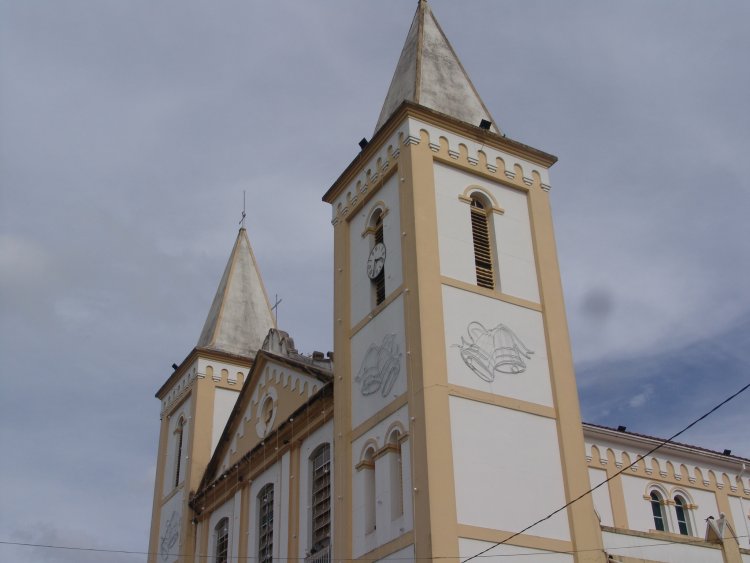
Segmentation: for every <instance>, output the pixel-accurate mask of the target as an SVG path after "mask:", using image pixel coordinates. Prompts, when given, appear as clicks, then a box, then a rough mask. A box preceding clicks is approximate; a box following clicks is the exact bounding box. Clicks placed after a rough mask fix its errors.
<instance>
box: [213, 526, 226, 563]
mask: <svg viewBox="0 0 750 563" xmlns="http://www.w3.org/2000/svg"><path fill="white" fill-rule="evenodd" d="M214 534H215V539H216V544H215V545H216V549H214V561H215V562H216V563H227V560H228V558H229V518H222V519H221V520H219V523H218V524H216V527H215V528H214Z"/></svg>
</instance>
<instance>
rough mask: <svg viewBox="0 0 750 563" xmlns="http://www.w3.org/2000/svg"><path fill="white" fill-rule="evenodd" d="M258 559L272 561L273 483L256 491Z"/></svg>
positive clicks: (263, 561) (262, 561) (261, 562)
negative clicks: (258, 491)
mask: <svg viewBox="0 0 750 563" xmlns="http://www.w3.org/2000/svg"><path fill="white" fill-rule="evenodd" d="M258 561H259V563H266V562H268V563H271V562H272V561H273V484H272V483H269V484H268V485H266V486H264V487H263V488H262V489H261V490H260V493H258Z"/></svg>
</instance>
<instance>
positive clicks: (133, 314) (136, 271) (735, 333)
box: [0, 0, 750, 563]
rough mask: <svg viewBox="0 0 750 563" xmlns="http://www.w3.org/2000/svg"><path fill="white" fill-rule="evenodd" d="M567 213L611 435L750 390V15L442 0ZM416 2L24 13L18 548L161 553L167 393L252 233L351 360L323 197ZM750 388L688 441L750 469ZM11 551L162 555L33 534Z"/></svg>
mask: <svg viewBox="0 0 750 563" xmlns="http://www.w3.org/2000/svg"><path fill="white" fill-rule="evenodd" d="M431 6H432V7H433V10H434V12H435V14H436V16H437V18H438V20H439V21H440V23H441V26H442V27H443V30H444V31H445V33H446V35H447V36H448V38H449V40H450V41H451V43H452V44H453V47H454V49H455V50H456V52H457V54H458V56H459V58H460V59H461V61H462V63H463V64H464V67H465V68H466V70H467V72H468V74H469V76H470V77H471V78H472V80H473V82H474V84H475V86H476V88H477V90H478V91H479V93H480V95H481V97H482V99H483V100H484V102H485V105H486V106H487V107H488V108H489V110H490V112H491V113H492V115H493V116H494V118H495V120H496V121H497V122H498V123H499V125H500V127H501V128H502V129H503V131H504V132H505V133H506V134H507V135H508V136H509V137H511V138H513V139H515V140H518V141H521V142H523V143H526V144H529V145H532V146H534V147H537V148H539V149H541V150H544V151H546V152H550V153H552V154H555V155H557V156H558V157H559V159H560V160H559V162H558V163H557V164H556V165H555V166H554V167H553V168H552V170H551V183H552V191H551V193H550V197H551V200H552V205H553V213H554V220H555V228H556V238H557V244H558V251H559V258H560V263H561V270H562V272H561V273H562V281H563V286H564V291H565V299H566V304H567V312H568V322H569V325H570V330H571V338H572V344H573V353H574V357H575V361H576V370H577V376H578V385H579V391H580V395H581V404H582V414H583V418H584V420H586V421H589V422H593V423H598V424H605V425H608V426H618V425H626V426H627V427H628V430H632V431H634V432H640V433H645V434H650V435H656V436H661V437H667V436H670V435H671V434H673V433H674V432H676V431H678V430H680V429H681V428H683V427H684V426H686V425H687V424H688V423H689V422H691V421H692V420H694V419H695V418H697V417H698V416H700V415H701V414H703V413H705V412H707V411H708V410H710V409H711V408H712V407H713V406H715V405H716V404H718V403H719V402H721V401H722V400H723V399H725V398H726V397H728V396H729V395H731V394H732V393H734V392H735V391H737V390H738V389H740V388H741V387H742V386H743V385H745V384H747V383H748V382H750V368H749V366H750V292H749V291H748V287H749V286H750V283H749V282H750V253H749V252H748V250H749V249H748V246H749V245H748V235H749V234H750V227H748V211H749V210H750V189H749V188H750V186H749V183H748V179H747V166H746V161H747V155H748V154H750V134H749V133H748V132H749V131H750V111H749V110H748V103H747V102H748V100H750V73H748V72H747V57H748V53H750V34H748V33H747V22H748V21H750V3H747V2H745V1H742V0H737V1H724V0H719V1H716V2H703V1H696V0H661V1H659V2H653V1H651V0H649V1H646V0H632V1H630V2H620V3H615V2H600V1H594V0H585V1H584V0H570V1H568V2H543V1H537V0H504V1H503V2H498V1H496V0H472V1H461V2H457V1H453V2H450V1H449V0H432V1H431ZM415 7H416V2H415V1H411V0H410V1H406V0H399V1H397V0H378V1H374V0H373V1H362V2H345V1H344V0H318V1H316V2H303V1H296V2H292V1H289V0H276V1H274V2H254V1H252V0H243V1H240V0H236V1H232V0H221V1H216V2H204V1H197V0H161V1H160V2H152V1H150V0H129V1H127V2H122V1H116V0H96V1H94V0H87V1H84V0H67V1H66V2H59V1H57V0H24V1H18V0H16V1H13V0H0V359H1V360H0V361H1V362H2V366H3V373H2V376H1V377H0V422H2V425H1V426H0V447H1V448H2V455H0V477H1V479H0V482H1V483H2V484H0V541H17V542H18V541H20V542H29V543H44V544H55V545H68V546H85V547H96V548H112V549H120V550H129V551H145V550H146V549H147V547H148V529H149V524H150V516H151V502H152V495H153V478H154V471H155V462H156V445H157V439H158V435H157V434H158V428H159V401H158V400H157V399H155V398H154V393H155V392H156V390H157V389H158V388H159V387H160V385H161V384H162V383H163V382H164V381H165V380H166V378H167V377H168V376H169V375H170V373H171V368H170V366H171V364H172V363H173V362H174V363H180V362H181V361H182V360H183V358H185V356H186V355H187V354H188V353H189V352H190V350H191V349H192V348H193V346H194V345H195V343H196V342H197V340H198V336H199V334H200V331H201V327H202V325H203V322H204V320H205V316H206V314H207V313H208V309H209V307H210V304H211V300H212V298H213V295H214V292H215V290H216V286H217V285H218V282H219V279H220V277H221V274H222V272H223V268H224V265H225V263H226V260H227V258H228V256H229V252H230V250H231V247H232V244H233V242H234V239H235V237H236V233H237V228H238V222H239V219H240V214H241V211H242V194H243V190H246V192H247V229H248V234H249V236H250V240H251V242H252V244H253V248H254V251H255V254H256V257H257V259H258V262H259V264H260V268H261V272H262V274H263V277H264V280H265V284H266V288H267V289H268V292H269V294H270V295H271V298H272V299H273V298H274V296H276V295H278V297H279V298H280V299H281V300H282V301H281V304H280V305H279V319H278V320H279V326H280V328H282V329H284V330H286V331H288V332H289V333H291V335H292V336H293V337H294V339H295V342H296V344H297V347H298V348H299V349H300V350H301V351H303V352H306V353H310V352H312V351H314V350H320V351H327V350H330V349H331V346H332V283H331V280H332V227H331V225H330V211H329V209H328V206H327V204H325V203H323V202H322V201H321V197H322V195H323V193H324V192H325V191H326V190H327V189H328V188H329V187H330V185H331V184H332V182H333V181H334V180H335V179H336V178H337V177H338V175H339V173H340V172H341V171H343V169H344V168H345V167H346V165H347V164H348V163H349V162H350V161H351V160H352V159H353V158H354V157H355V156H356V155H357V153H358V151H359V148H358V146H357V142H358V141H359V140H360V139H361V138H362V137H368V138H369V137H370V136H371V135H372V132H373V128H374V126H375V123H376V121H377V118H378V114H379V112H380V107H381V105H382V102H383V99H384V98H385V94H386V91H387V89H388V85H389V83H390V79H391V76H392V73H393V70H394V69H395V65H396V61H397V59H398V55H399V53H400V50H401V47H402V45H403V41H404V38H405V36H406V32H407V30H408V27H409V24H410V22H411V19H412V15H413V13H414V9H415ZM749 398H750V392H748V393H745V394H744V395H741V396H740V397H738V398H737V399H735V400H734V401H732V402H731V403H729V404H728V405H727V406H725V407H724V408H722V409H721V410H720V411H718V412H716V413H715V414H713V415H712V416H711V417H709V418H708V419H707V420H705V421H704V422H702V423H701V424H699V425H697V426H696V427H695V428H694V429H692V430H691V431H690V432H688V433H686V434H685V435H683V436H681V437H680V441H683V442H687V443H691V444H696V445H700V446H703V447H708V448H711V449H715V450H719V451H721V450H723V449H725V448H729V449H731V450H732V451H733V453H735V454H736V455H740V456H743V457H750V435H749V434H750V433H748V428H750V416H748V414H747V412H748V408H747V406H748V404H749V403H748V400H749ZM0 559H2V560H6V561H10V560H12V561H17V562H25V561H42V562H69V561H70V562H72V561H105V560H106V561H113V562H116V563H119V562H131V561H143V560H144V559H145V557H144V556H142V555H137V554H136V555H132V554H107V555H106V556H103V555H102V554H97V553H91V554H86V553H81V552H65V551H61V550H47V549H41V548H35V549H32V548H12V547H9V546H3V545H2V544H0Z"/></svg>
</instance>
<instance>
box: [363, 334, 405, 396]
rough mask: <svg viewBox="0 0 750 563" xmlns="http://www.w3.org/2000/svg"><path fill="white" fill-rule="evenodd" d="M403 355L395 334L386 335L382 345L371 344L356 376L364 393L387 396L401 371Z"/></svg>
mask: <svg viewBox="0 0 750 563" xmlns="http://www.w3.org/2000/svg"><path fill="white" fill-rule="evenodd" d="M402 355H403V354H401V352H400V350H399V348H398V344H396V335H395V334H387V335H385V337H383V342H382V343H381V344H380V345H378V344H374V343H373V344H370V347H369V348H368V349H367V352H365V355H364V357H363V358H362V363H361V364H360V367H359V372H358V373H357V376H356V377H355V378H354V381H356V382H357V383H359V384H360V392H361V393H362V395H365V396H367V395H373V394H374V393H377V392H380V395H381V396H383V397H387V396H388V395H389V394H390V392H391V389H393V385H394V384H395V383H396V380H397V379H398V376H399V374H400V373H401V357H402Z"/></svg>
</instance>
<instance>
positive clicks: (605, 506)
mask: <svg viewBox="0 0 750 563" xmlns="http://www.w3.org/2000/svg"><path fill="white" fill-rule="evenodd" d="M606 480H607V472H606V471H603V470H601V469H591V468H589V482H590V483H591V487H592V488H593V487H596V486H597V485H598V484H599V483H601V482H603V481H606ZM591 498H592V500H593V501H594V508H595V509H596V512H597V513H598V514H599V518H601V524H602V526H614V525H615V524H614V518H613V517H612V500H611V499H610V496H609V483H604V484H603V485H602V486H601V487H599V488H598V489H596V490H595V491H594V492H593V493H591Z"/></svg>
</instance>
